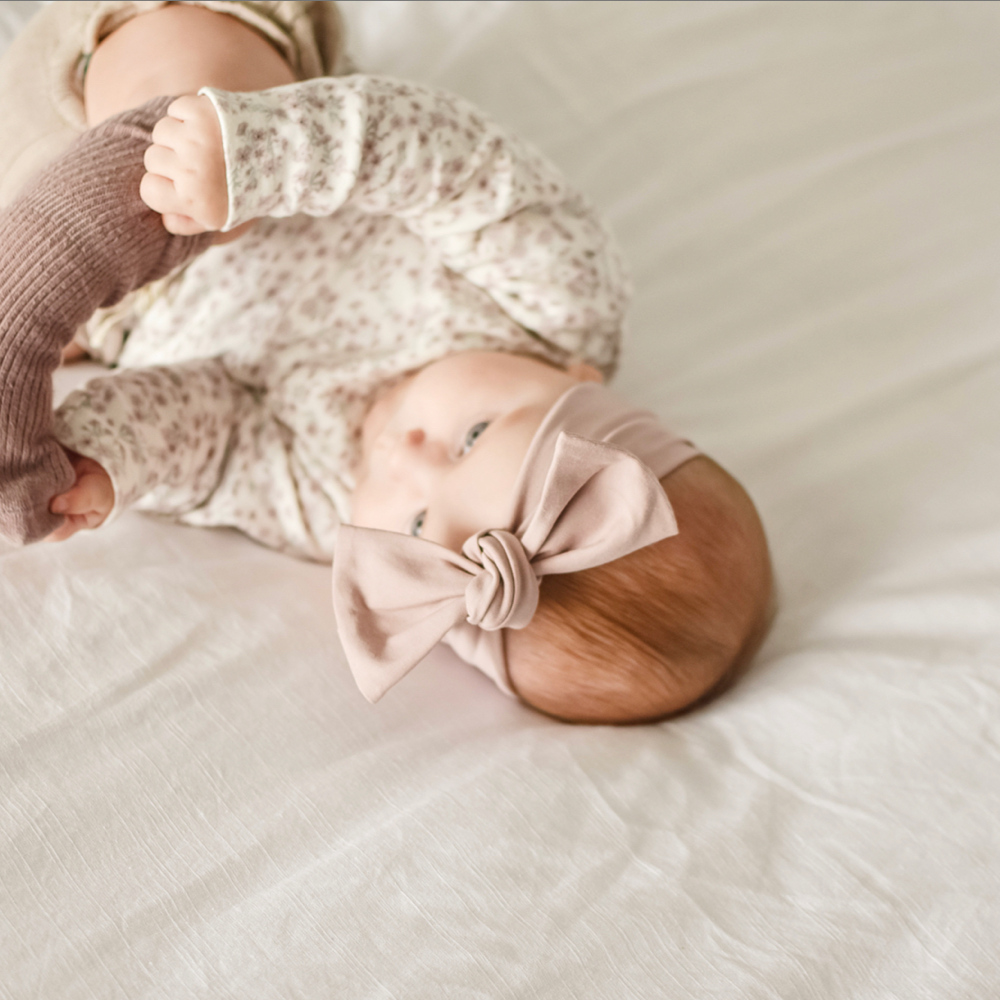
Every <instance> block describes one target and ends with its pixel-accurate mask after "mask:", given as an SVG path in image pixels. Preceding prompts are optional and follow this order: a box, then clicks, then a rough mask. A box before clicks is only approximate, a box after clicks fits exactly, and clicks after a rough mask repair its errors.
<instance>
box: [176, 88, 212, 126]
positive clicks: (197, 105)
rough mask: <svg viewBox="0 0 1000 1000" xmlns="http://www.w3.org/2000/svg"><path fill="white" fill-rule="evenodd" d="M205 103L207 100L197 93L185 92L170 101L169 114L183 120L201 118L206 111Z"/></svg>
mask: <svg viewBox="0 0 1000 1000" xmlns="http://www.w3.org/2000/svg"><path fill="white" fill-rule="evenodd" d="M204 104H205V102H204V101H203V100H202V98H201V97H199V96H198V95H197V94H184V95H182V96H181V97H178V98H177V100H175V101H172V102H171V103H170V106H169V107H168V108H167V114H168V115H169V116H170V117H171V118H176V119H177V120H178V121H182V122H185V121H187V120H188V119H190V118H200V117H202V116H203V115H204V113H205V112H204Z"/></svg>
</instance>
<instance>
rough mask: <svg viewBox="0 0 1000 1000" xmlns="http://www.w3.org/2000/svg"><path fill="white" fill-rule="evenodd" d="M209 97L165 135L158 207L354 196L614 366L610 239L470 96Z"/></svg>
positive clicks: (299, 205)
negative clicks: (220, 179) (215, 117)
mask: <svg viewBox="0 0 1000 1000" xmlns="http://www.w3.org/2000/svg"><path fill="white" fill-rule="evenodd" d="M205 93H206V96H203V97H198V98H183V99H182V100H181V101H178V102H177V104H176V105H174V106H173V107H172V108H171V112H170V113H171V115H172V116H174V117H173V118H172V119H168V120H167V121H166V122H163V123H161V124H160V125H158V126H157V130H156V131H155V132H154V140H155V143H156V144H155V145H154V146H153V147H152V148H151V149H150V151H149V153H148V154H147V160H146V162H147V166H148V167H149V169H150V171H151V175H152V176H147V178H146V180H145V181H144V187H143V196H144V197H146V199H147V203H148V204H149V205H150V206H151V207H153V208H154V209H156V210H157V211H161V212H166V213H172V214H174V215H175V216H185V215H186V216H192V215H193V216H198V213H199V211H200V212H201V213H202V215H201V216H200V217H197V218H196V220H195V221H196V223H197V225H200V226H201V227H203V228H207V229H212V228H216V227H218V226H219V225H224V228H225V229H232V228H234V227H235V226H238V225H240V224H241V223H243V222H245V221H247V220H248V219H252V218H255V217H258V216H263V215H270V216H279V217H280V216H288V215H294V214H297V213H305V214H308V215H329V214H332V213H334V212H336V211H337V210H338V209H340V208H341V207H343V206H344V205H351V206H354V207H356V208H358V209H361V210H362V211H365V212H370V213H372V214H376V215H394V216H396V217H397V218H399V219H401V220H402V221H403V222H404V223H405V224H406V225H407V226H408V228H409V229H410V230H411V231H412V232H414V233H415V234H416V235H418V236H420V238H421V239H423V240H424V241H425V242H426V243H427V244H428V246H430V247H431V248H432V249H433V251H434V252H435V253H436V254H437V255H438V256H439V257H440V258H441V260H442V261H443V262H444V263H445V264H446V265H447V266H448V267H449V268H451V269H452V270H454V271H456V272H458V273H461V274H463V275H464V276H465V277H466V278H467V279H468V280H469V281H471V282H472V283H474V284H476V285H478V286H479V287H481V288H483V289H484V290H485V291H486V292H487V293H488V294H490V295H491V296H492V297H493V298H494V299H495V300H496V301H497V302H498V304H500V305H501V307H502V308H503V309H504V310H505V311H506V312H507V313H508V314H509V315H510V316H511V317H512V318H514V319H515V320H516V321H517V322H519V323H520V324H521V325H522V326H525V327H526V328H527V329H530V330H533V331H535V332H537V333H539V334H540V335H542V336H543V337H545V338H546V339H548V340H550V341H552V342H554V343H555V344H557V345H559V346H560V347H562V348H563V349H565V350H566V351H567V352H569V353H570V354H575V355H581V356H585V357H587V358H588V359H589V360H593V361H596V362H597V363H598V364H600V365H601V366H602V367H604V368H605V369H610V368H611V367H613V365H614V362H615V357H616V354H617V343H618V339H619V335H620V332H621V327H622V324H623V319H624V313H625V309H626V306H627V302H628V295H629V289H628V280H627V278H626V276H625V269H624V265H623V263H622V260H621V256H620V254H619V252H618V248H617V246H616V245H615V243H614V240H613V239H612V237H611V236H610V235H609V233H608V232H607V230H606V229H605V228H604V227H603V225H602V224H601V222H600V220H599V218H598V217H597V215H596V213H595V212H594V210H593V208H592V207H591V206H590V204H589V203H588V202H587V201H586V199H585V198H583V197H582V196H581V195H580V194H579V193H578V192H576V191H575V190H574V189H573V188H572V187H571V186H570V185H569V184H568V183H567V181H566V179H565V178H564V177H563V176H562V175H561V174H560V173H559V171H558V170H556V168H555V167H553V166H552V164H550V163H549V162H548V161H547V160H546V159H545V158H544V157H542V156H541V155H540V154H538V153H537V152H535V151H534V150H532V149H531V148H530V147H529V146H527V145H526V144H525V143H523V142H522V141H521V140H519V139H518V138H517V137H516V136H513V135H511V134H510V133H509V132H507V131H506V130H505V129H503V128H501V127H500V126H499V125H497V124H495V123H494V122H491V121H490V120H489V119H488V118H487V117H486V116H485V115H483V114H482V113H481V112H479V111H478V110H476V109H475V108H474V107H473V106H472V105H470V104H469V103H468V102H466V101H463V100H462V99H460V98H457V97H455V96H453V95H451V94H448V93H444V92H440V91H435V90H431V89H429V88H426V87H422V86H419V85H417V84H412V83H404V82H401V81H398V80H391V79H385V78H380V77H370V76H351V77H343V78H332V79H331V78H323V79H316V80H309V81H306V82H304V83H299V84H293V85H291V86H287V87H279V88H275V89H273V90H268V91H262V92H259V93H254V94H230V93H226V92H224V91H218V90H208V91H206V92H205ZM209 101H211V102H212V104H213V105H214V107H215V110H216V112H217V114H218V118H219V122H220V124H221V131H220V132H219V133H215V132H214V129H215V122H214V120H213V119H212V118H211V116H210V114H209V112H208V104H209ZM213 134H218V135H219V136H220V137H221V141H222V144H223V146H224V149H225V156H224V163H225V176H226V182H227V190H226V198H227V201H226V205H227V213H226V217H225V219H224V220H223V218H222V212H221V208H220V206H221V204H222V199H223V192H222V186H221V184H220V183H219V182H218V177H219V175H220V164H221V163H222V162H223V157H222V155H221V151H220V149H219V139H214V140H213V139H212V138H211V136H212V135H213ZM213 143H214V145H213ZM212 178H215V179H214V180H213V179H212ZM185 186H187V193H185V191H184V190H183V189H184V188H185ZM199 199H201V201H202V204H201V206H200V207H199V204H198V202H199ZM175 231H178V232H190V231H197V226H196V227H194V228H181V227H177V226H175Z"/></svg>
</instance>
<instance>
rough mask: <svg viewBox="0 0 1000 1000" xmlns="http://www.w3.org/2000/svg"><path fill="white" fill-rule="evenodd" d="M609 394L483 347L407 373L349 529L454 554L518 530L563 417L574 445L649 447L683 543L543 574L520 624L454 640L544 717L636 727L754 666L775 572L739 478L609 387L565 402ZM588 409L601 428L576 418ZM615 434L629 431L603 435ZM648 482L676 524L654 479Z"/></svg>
mask: <svg viewBox="0 0 1000 1000" xmlns="http://www.w3.org/2000/svg"><path fill="white" fill-rule="evenodd" d="M600 381H601V376H600V375H599V373H598V372H597V371H596V370H595V369H593V368H591V367H590V366H588V365H574V366H572V367H570V368H569V369H568V370H565V371H564V370H562V369H559V368H556V367H553V366H551V365H548V364H546V363H544V362H542V361H539V360H537V359H534V358H529V357H524V356H520V355H512V354H502V353H488V352H469V353H463V354H455V355H450V356H448V357H446V358H444V359H442V360H440V361H438V362H435V363H433V364H431V365H428V366H427V367H426V368H424V369H422V370H420V371H419V372H417V373H416V374H414V375H410V376H407V377H406V378H404V379H403V380H402V381H400V382H399V383H397V384H396V385H394V386H393V387H392V388H391V389H389V390H388V392H386V393H385V394H384V395H383V396H382V397H381V398H380V399H379V400H378V401H377V402H376V403H375V405H374V406H373V407H372V409H371V410H370V412H369V414H368V416H367V418H366V421H365V425H364V429H363V435H362V446H361V458H360V463H359V468H358V470H357V485H356V490H355V494H354V512H353V522H354V525H356V526H360V527H367V528H379V529H383V530H388V531H391V532H398V533H401V534H411V535H417V536H419V537H421V538H423V539H427V540H429V541H432V542H436V543H438V544H439V545H441V546H444V547H445V548H447V549H450V550H452V551H453V552H460V551H461V549H462V545H463V543H465V542H466V540H467V539H469V538H470V537H471V536H473V535H475V534H476V533H477V532H481V531H484V530H486V529H495V528H503V529H512V528H513V525H512V523H511V521H512V518H513V519H514V520H517V518H518V515H515V513H514V512H513V511H512V503H513V501H514V494H515V490H517V491H519V493H520V492H523V488H524V475H523V473H522V466H526V465H528V464H529V463H526V456H529V449H530V458H531V463H530V464H531V465H532V467H533V466H534V465H535V464H537V463H538V462H541V461H543V459H544V463H545V464H546V466H547V465H548V463H550V462H552V461H553V458H552V455H553V447H554V446H555V445H554V440H555V434H554V433H553V420H556V419H562V418H563V417H565V416H566V414H567V413H569V417H568V419H569V423H568V424H567V430H569V431H571V432H573V433H574V434H577V435H580V436H582V437H583V438H586V439H592V440H596V441H603V440H606V439H608V440H610V441H611V443H612V444H616V445H617V446H618V447H620V448H624V449H625V450H626V451H632V452H639V451H642V450H643V449H645V450H646V451H647V452H648V454H644V455H640V457H641V458H642V459H643V461H644V462H645V463H646V464H647V465H648V466H649V467H650V468H654V469H655V468H659V469H661V470H666V474H665V475H661V474H660V473H658V475H660V483H661V484H662V487H663V488H664V489H665V490H666V494H667V496H668V497H669V500H670V505H672V506H673V509H674V513H675V514H676V519H677V525H678V526H679V533H676V534H672V536H671V537H664V536H665V534H667V532H665V531H661V532H659V534H656V535H655V537H656V539H657V540H655V541H653V542H652V543H651V544H646V543H645V542H643V543H642V547H640V548H638V549H637V550H636V551H629V553H628V554H626V555H623V556H621V557H620V558H613V557H612V558H611V561H604V562H603V564H602V565H591V567H590V568H587V569H582V570H578V571H570V572H564V571H562V570H561V569H556V570H553V571H551V572H550V573H547V574H546V575H544V576H543V577H542V579H541V585H540V591H539V594H538V605H537V608H536V609H535V612H534V615H533V617H531V619H530V621H529V622H527V624H526V626H525V627H520V628H503V629H501V630H500V631H498V632H493V633H484V632H482V631H481V629H479V628H473V627H472V626H469V625H466V624H463V625H462V626H461V627H459V628H456V629H454V630H453V631H452V633H450V634H449V636H448V641H450V642H451V644H452V645H453V646H454V647H455V648H456V650H457V651H458V652H459V655H462V656H464V657H465V658H467V659H469V661H470V662H474V663H475V664H476V665H477V666H479V667H481V668H482V669H484V670H485V671H486V672H487V673H490V674H492V675H493V676H494V679H495V680H497V682H498V683H499V684H500V685H501V686H503V687H507V688H508V689H510V690H512V691H513V692H515V693H516V694H517V695H519V696H520V697H521V698H522V699H523V700H524V701H525V702H527V703H528V704H530V705H532V706H534V707H535V708H537V709H539V710H541V711H543V712H546V713H548V714H550V715H553V716H555V717H557V718H561V719H565V720H568V721H578V722H618V723H621V722H641V721H648V720H653V719H657V718H662V717H663V716H666V715H671V714H675V713H677V712H680V711H683V710H684V709H687V708H690V707H691V706H693V705H695V704H697V703H700V702H702V701H704V700H705V699H706V698H707V697H709V696H710V695H711V694H713V693H715V692H716V691H718V690H720V689H721V688H722V686H724V684H725V683H726V681H727V680H728V679H729V678H731V677H732V676H733V675H734V673H735V671H736V670H738V668H739V667H740V665H741V664H742V663H744V662H745V661H746V660H747V659H749V657H750V656H751V655H752V653H753V651H754V650H755V649H756V647H757V645H758V644H759V642H760V640H761V639H762V638H763V635H764V633H765V632H766V629H767V625H768V623H769V620H770V614H771V572H770V562H769V559H768V553H767V544H766V541H765V539H764V534H763V530H762V528H761V525H760V521H759V519H758V518H757V515H756V512H755V510H754V508H753V504H752V503H751V502H750V500H749V498H748V497H747V496H746V494H745V493H744V492H743V490H742V489H741V488H740V486H739V484H738V483H736V481H735V480H734V479H732V477H730V476H729V475H728V474H726V473H725V472H724V471H723V470H722V469H721V468H719V467H718V466H717V465H715V464H714V463H713V462H711V461H710V460H709V459H707V458H705V457H703V456H698V455H697V453H696V452H695V450H694V449H693V448H691V447H690V446H689V445H687V444H686V443H685V442H682V441H680V440H679V439H677V438H673V437H672V436H671V435H669V433H667V432H665V431H663V430H662V429H661V428H659V427H658V426H656V425H655V424H654V422H653V421H652V420H650V419H649V417H648V415H645V416H644V415H642V414H640V413H638V411H632V410H629V408H628V407H624V406H622V405H621V404H620V403H618V402H615V401H613V397H610V395H609V394H607V393H606V392H605V391H604V390H594V389H590V390H581V391H580V392H579V393H573V394H571V395H567V394H568V393H569V391H570V390H571V389H573V388H574V387H577V386H579V385H580V384H581V383H585V382H600ZM574 400H575V401H576V405H575V410H574V404H573V401H574ZM567 401H568V403H567ZM594 401H597V403H598V406H597V407H596V409H597V410H599V411H601V412H600V413H598V414H597V415H596V416H595V417H593V418H591V417H590V416H589V415H588V414H587V413H586V412H584V413H581V412H580V410H581V407H580V404H581V402H589V403H591V404H592V403H593V402H594ZM557 403H559V406H558V407H556V404H557ZM554 407H555V409H553V408H554ZM608 414H611V416H609V415H608ZM622 414H624V417H623V416H622ZM633 415H635V416H636V417H637V419H633ZM615 421H617V424H615ZM612 426H618V427H619V428H621V429H620V430H619V431H617V432H616V434H617V436H616V437H614V438H610V439H609V438H606V435H605V431H606V430H607V429H608V428H610V427H612ZM540 427H541V428H542V430H541V431H539V428H540ZM651 428H652V433H651ZM536 432H539V433H538V434H536ZM546 442H548V444H547V445H546ZM540 445H541V446H542V447H541V450H540ZM630 461H631V459H630ZM633 464H634V465H636V466H637V467H638V466H639V465H640V463H633ZM544 471H545V470H544V469H543V470H542V472H543V473H544ZM643 474H644V475H645V476H646V479H647V480H648V481H649V482H651V483H652V489H653V490H655V492H656V494H657V502H658V503H660V504H661V505H662V506H663V507H664V508H665V509H666V511H667V517H669V518H670V520H671V523H672V516H671V515H670V514H669V507H670V505H667V504H665V503H664V502H663V496H662V493H661V491H660V488H659V487H658V486H657V484H656V481H655V478H653V477H652V476H651V475H650V472H649V469H643ZM619 475H620V474H619V473H617V472H615V473H613V477H617V476H619ZM519 477H520V478H519ZM536 478H538V477H536ZM612 481H613V482H618V481H621V482H624V481H625V480H624V478H622V479H620V480H618V479H615V478H613V479H612ZM611 509H614V508H613V507H612V508H611ZM522 513H524V512H523V511H522ZM657 516H659V517H661V518H662V514H660V515H657ZM616 518H617V514H616V515H615V516H614V517H613V518H612V520H615V519H616ZM650 537H654V536H650ZM633 547H634V546H633ZM431 548H433V547H431ZM339 552H340V549H339V547H338V554H339ZM345 565H346V559H345ZM533 565H534V564H533ZM375 578H376V579H378V576H377V573H376V577H375ZM338 617H340V615H338ZM519 624H520V623H519ZM463 630H464V631H463ZM480 639H482V641H480ZM486 640H490V641H486ZM379 641H380V642H382V641H383V640H379ZM383 644H384V643H383ZM372 648H378V644H377V643H376V644H375V645H374V646H373V647H372ZM484 658H485V660H487V661H490V660H492V661H494V662H493V663H489V662H483V660H484ZM498 658H499V659H500V660H501V661H504V663H503V665H502V666H501V667H500V668H497V667H496V666H495V661H496V660H497V659H498Z"/></svg>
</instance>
